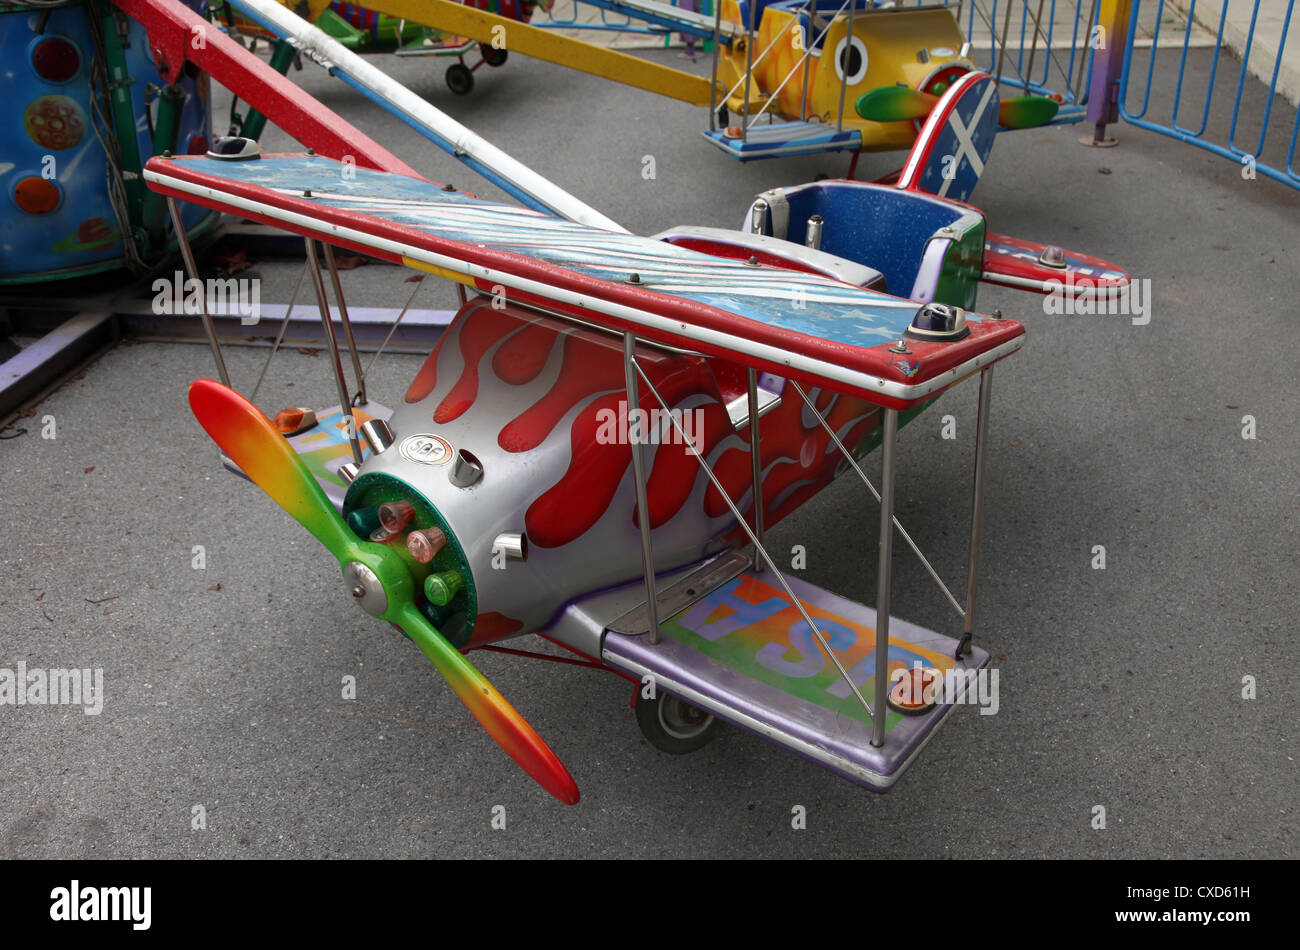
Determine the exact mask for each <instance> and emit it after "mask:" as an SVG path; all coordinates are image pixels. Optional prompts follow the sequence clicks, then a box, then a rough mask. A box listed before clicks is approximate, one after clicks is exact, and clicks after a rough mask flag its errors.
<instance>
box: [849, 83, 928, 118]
mask: <svg viewBox="0 0 1300 950" xmlns="http://www.w3.org/2000/svg"><path fill="white" fill-rule="evenodd" d="M938 101H939V97H938V96H932V95H930V94H929V93H928V92H921V91H920V90H918V89H913V88H912V87H911V86H881V87H879V88H878V89H872V90H871V91H870V92H864V93H863V94H862V95H861V96H859V97H858V101H857V102H855V103H854V104H853V108H854V109H856V110H857V113H858V115H860V116H862V118H864V119H866V120H867V121H868V122H901V121H904V120H907V119H923V118H925V117H926V116H927V115H929V114H930V110H931V109H933V108H934V105H935V103H936V102H938Z"/></svg>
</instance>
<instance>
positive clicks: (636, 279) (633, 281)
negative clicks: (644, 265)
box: [627, 274, 641, 284]
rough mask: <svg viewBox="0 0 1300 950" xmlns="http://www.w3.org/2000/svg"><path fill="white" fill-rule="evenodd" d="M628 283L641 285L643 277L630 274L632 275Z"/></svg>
mask: <svg viewBox="0 0 1300 950" xmlns="http://www.w3.org/2000/svg"><path fill="white" fill-rule="evenodd" d="M627 282H628V283H629V284H639V283H641V275H640V274H630V275H628V278H627Z"/></svg>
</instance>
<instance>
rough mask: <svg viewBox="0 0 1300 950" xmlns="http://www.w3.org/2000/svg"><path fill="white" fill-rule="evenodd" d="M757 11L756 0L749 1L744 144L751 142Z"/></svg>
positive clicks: (741, 138)
mask: <svg viewBox="0 0 1300 950" xmlns="http://www.w3.org/2000/svg"><path fill="white" fill-rule="evenodd" d="M715 2H716V0H715ZM757 11H758V3H757V2H756V0H749V35H747V36H746V37H745V104H744V105H743V106H742V107H741V117H740V140H741V141H742V142H748V141H749V84H750V82H751V81H752V80H753V78H754V44H755V43H756V42H757V41H758V34H756V33H755V32H754V22H755V21H754V15H755V13H756V12H757Z"/></svg>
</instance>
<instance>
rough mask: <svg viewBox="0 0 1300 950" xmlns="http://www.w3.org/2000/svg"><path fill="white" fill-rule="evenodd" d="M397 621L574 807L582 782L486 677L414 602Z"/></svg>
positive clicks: (501, 738)
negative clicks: (575, 777) (578, 780)
mask: <svg viewBox="0 0 1300 950" xmlns="http://www.w3.org/2000/svg"><path fill="white" fill-rule="evenodd" d="M397 624H398V626H400V627H401V628H402V630H403V631H405V633H406V635H407V636H408V637H410V638H411V639H412V640H413V641H415V645H416V646H418V647H419V648H420V649H421V650H422V651H424V655H425V656H427V657H428V658H429V661H430V662H431V663H433V665H434V666H435V667H437V668H438V672H439V673H441V674H442V675H443V678H444V679H446V680H447V684H448V685H449V686H450V687H451V688H452V690H454V691H455V693H456V695H457V696H459V697H460V700H461V702H463V703H464V704H465V707H466V708H467V709H468V710H469V711H470V713H471V714H472V715H473V716H474V718H475V719H477V720H478V721H479V724H480V725H481V726H482V727H483V728H484V729H486V730H487V733H488V735H490V736H491V737H492V738H493V739H494V740H496V743H497V745H499V746H501V748H502V749H504V750H505V752H506V754H507V755H508V756H510V758H512V759H514V760H515V761H516V762H517V763H519V767H520V768H521V769H523V770H524V771H525V772H527V773H528V774H529V775H531V776H532V777H533V779H534V781H536V782H537V784H538V785H540V786H542V788H544V789H546V790H547V791H548V792H550V793H551V794H552V795H554V796H555V797H556V798H558V799H559V800H560V801H562V802H564V803H565V804H566V805H576V804H577V803H578V785H577V783H576V782H574V781H573V777H572V776H571V775H569V771H568V769H566V768H565V767H564V764H563V763H562V762H561V761H560V759H559V757H558V756H556V754H555V753H554V752H552V751H551V748H550V746H548V745H547V744H546V743H545V742H544V741H542V737H541V736H539V735H538V734H537V733H536V732H535V731H534V730H533V727H532V726H530V725H529V724H528V722H527V720H525V719H524V718H523V717H522V716H521V715H519V713H518V712H517V711H516V710H515V708H514V707H513V706H511V705H510V703H509V701H508V700H507V699H506V698H505V697H504V696H502V695H501V694H500V693H499V692H498V691H497V689H496V687H495V686H493V685H492V684H491V683H490V682H488V680H487V677H485V676H484V675H483V674H482V673H480V672H479V671H478V670H477V669H475V668H474V666H473V664H471V663H470V662H469V660H467V659H465V656H464V654H462V653H461V652H460V651H459V650H457V649H456V648H455V647H453V646H452V645H451V644H450V643H448V642H447V640H446V639H445V638H444V637H443V636H442V635H441V634H439V633H438V632H437V630H435V629H434V627H433V625H432V624H430V623H429V621H428V620H426V619H425V617H424V614H422V613H420V611H419V609H418V608H417V607H416V606H415V605H414V604H407V605H406V609H405V610H404V611H403V613H402V616H401V617H400V619H399V620H397Z"/></svg>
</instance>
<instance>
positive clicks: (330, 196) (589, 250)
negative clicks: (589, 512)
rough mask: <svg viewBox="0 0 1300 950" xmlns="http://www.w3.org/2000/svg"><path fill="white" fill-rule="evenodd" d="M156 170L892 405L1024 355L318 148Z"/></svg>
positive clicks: (367, 247)
mask: <svg viewBox="0 0 1300 950" xmlns="http://www.w3.org/2000/svg"><path fill="white" fill-rule="evenodd" d="M145 178H146V179H147V181H148V183H149V187H150V188H152V189H154V190H155V191H158V192H161V193H163V194H167V195H171V196H173V197H176V198H179V199H183V200H186V201H193V202H197V203H199V204H203V205H206V206H208V207H212V208H217V209H220V210H223V211H227V212H229V213H231V214H235V215H239V216H240V217H244V218H251V219H253V220H258V221H262V222H264V223H267V224H272V225H275V226H277V227H280V228H284V229H286V230H289V231H294V232H297V233H299V234H304V235H310V236H312V237H315V238H318V239H320V240H323V241H327V242H329V243H331V244H335V245H338V246H342V247H348V248H351V249H353V250H357V251H361V252H363V253H366V254H371V255H373V256H376V257H380V258H383V259H386V260H390V261H393V262H394V263H399V264H405V265H406V266H408V267H413V268H417V269H420V270H425V271H429V272H432V273H436V274H439V275H442V276H445V277H448V278H450V279H452V280H456V281H459V282H461V283H464V284H468V285H470V286H473V287H475V288H477V289H479V290H481V291H483V292H485V293H494V292H504V293H505V294H507V295H508V296H509V298H510V299H512V300H515V301H517V302H519V303H522V304H525V305H528V304H531V305H534V306H540V307H543V308H545V309H549V310H552V311H556V312H560V313H563V314H566V315H569V316H572V317H576V318H578V319H582V320H585V321H587V322H590V323H595V324H599V325H602V326H606V327H609V328H611V329H614V330H618V331H629V330H630V331H632V332H634V333H636V334H637V335H638V336H640V337H643V338H645V339H649V340H656V341H659V342H661V343H666V344H669V345H674V346H681V347H687V348H690V349H693V350H698V351H700V352H704V353H709V354H712V355H716V356H721V357H724V358H726V359H730V360H734V361H736V362H739V363H742V364H744V365H746V366H753V367H755V368H758V369H761V370H764V371H767V372H773V373H778V374H780V375H783V376H792V377H795V378H798V379H801V380H804V381H806V382H809V383H811V384H812V385H820V386H825V387H827V388H830V389H833V390H836V391H840V392H845V393H850V394H855V395H859V396H862V397H863V398H865V399H868V400H871V401H872V402H875V403H878V404H881V405H886V406H890V407H893V408H906V407H908V406H911V405H915V404H916V403H918V402H920V401H922V400H924V399H926V398H929V397H930V396H932V395H933V394H935V393H937V392H939V391H940V390H942V389H944V388H945V387H947V386H949V385H951V384H952V383H954V382H956V381H957V380H959V379H961V378H963V377H964V376H966V375H968V374H969V373H971V372H974V371H975V370H977V369H980V368H983V367H984V366H987V365H988V364H989V363H991V362H993V361H994V360H997V359H1000V358H1001V357H1003V356H1006V355H1008V354H1009V353H1012V352H1014V351H1015V350H1017V349H1019V348H1020V345H1021V343H1022V342H1023V337H1024V328H1023V327H1022V326H1021V325H1020V324H1019V323H1017V322H1015V321H1013V320H995V319H992V318H985V317H980V316H978V315H974V314H971V315H970V316H969V317H968V324H969V326H970V334H969V335H968V336H966V337H965V338H963V339H961V340H955V341H951V342H928V341H921V340H908V341H907V346H906V347H904V348H901V349H900V348H897V347H894V344H895V343H896V342H897V341H898V340H899V339H900V337H901V336H902V335H903V333H904V332H905V331H906V330H907V328H908V327H909V326H910V325H911V322H912V319H913V317H914V316H915V315H916V312H917V309H918V307H919V305H918V304H917V303H916V302H914V301H909V300H903V299H899V298H896V297H891V296H888V295H886V294H881V293H876V292H874V291H870V290H865V289H862V288H858V287H853V286H850V285H848V284H845V283H842V282H840V281H837V280H834V279H831V278H828V277H824V276H821V275H818V274H810V273H800V272H797V271H793V270H785V269H780V268H776V267H768V266H762V265H756V264H749V263H747V262H745V261H739V260H728V259H724V258H717V257H711V256H708V255H705V254H701V253H698V252H695V251H691V250H687V249H685V248H681V247H675V246H673V245H672V244H668V243H665V242H661V241H655V240H653V239H651V238H644V237H639V236H637V235H632V234H624V233H611V232H609V231H604V230H600V229H597V228H593V227H589V226H587V225H583V224H578V223H575V222H571V221H565V220H563V219H560V218H556V217H553V216H551V215H547V214H542V213H539V212H536V211H531V210H528V209H525V208H518V207H513V206H510V205H502V204H496V203H493V202H488V201H483V200H480V199H477V198H471V197H469V196H467V195H463V194H459V193H457V192H454V191H444V190H442V189H441V188H439V187H438V186H437V185H434V184H432V183H430V182H427V181H423V180H420V179H415V178H409V177H406V176H402V175H391V174H385V173H382V172H374V171H371V170H369V169H362V168H356V167H353V166H347V165H342V164H340V163H338V162H335V161H333V160H331V159H327V158H321V157H318V156H297V155H294V156H263V157H261V158H258V159H252V160H248V161H242V162H228V161H218V160H213V159H205V158H189V157H180V158H171V159H167V158H153V159H151V160H150V161H149V163H148V165H147V166H146V169H145Z"/></svg>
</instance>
